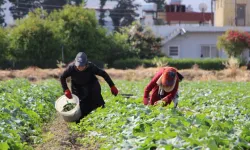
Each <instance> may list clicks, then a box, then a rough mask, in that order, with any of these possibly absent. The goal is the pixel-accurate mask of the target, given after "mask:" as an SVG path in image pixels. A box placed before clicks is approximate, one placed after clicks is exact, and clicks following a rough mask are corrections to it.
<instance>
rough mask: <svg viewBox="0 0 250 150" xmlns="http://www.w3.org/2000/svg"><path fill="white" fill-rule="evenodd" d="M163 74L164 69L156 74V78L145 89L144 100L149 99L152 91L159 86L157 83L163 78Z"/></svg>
mask: <svg viewBox="0 0 250 150" xmlns="http://www.w3.org/2000/svg"><path fill="white" fill-rule="evenodd" d="M162 72H163V69H162V70H160V71H159V72H158V73H156V74H155V76H154V77H153V79H152V80H151V81H150V82H149V84H148V85H147V86H146V87H145V89H144V96H143V97H144V98H148V97H149V93H150V91H151V90H152V89H153V88H154V87H155V86H156V85H157V83H156V82H157V81H158V79H159V78H160V77H161V75H162Z"/></svg>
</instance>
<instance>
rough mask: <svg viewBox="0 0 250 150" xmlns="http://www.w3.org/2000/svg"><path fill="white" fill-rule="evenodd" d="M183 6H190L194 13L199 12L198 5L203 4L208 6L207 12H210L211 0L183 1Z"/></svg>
mask: <svg viewBox="0 0 250 150" xmlns="http://www.w3.org/2000/svg"><path fill="white" fill-rule="evenodd" d="M182 3H183V4H185V5H188V4H190V5H192V6H193V8H194V10H195V11H199V4H200V3H205V4H207V6H208V11H211V9H210V7H211V0H183V1H182Z"/></svg>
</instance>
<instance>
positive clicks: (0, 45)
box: [0, 27, 9, 62]
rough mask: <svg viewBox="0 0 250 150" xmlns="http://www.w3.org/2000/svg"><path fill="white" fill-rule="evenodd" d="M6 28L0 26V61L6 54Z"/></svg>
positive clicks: (7, 43) (7, 44)
mask: <svg viewBox="0 0 250 150" xmlns="http://www.w3.org/2000/svg"><path fill="white" fill-rule="evenodd" d="M7 35H8V34H7V29H4V28H2V27H0V62H2V61H4V60H5V59H6V58H7V55H8V46H9V40H8V36H7Z"/></svg>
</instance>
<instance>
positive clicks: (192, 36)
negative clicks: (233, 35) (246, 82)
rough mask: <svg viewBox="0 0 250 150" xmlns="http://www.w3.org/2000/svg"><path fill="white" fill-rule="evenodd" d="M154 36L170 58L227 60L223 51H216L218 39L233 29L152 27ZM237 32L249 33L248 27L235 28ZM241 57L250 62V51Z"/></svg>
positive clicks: (249, 28)
mask: <svg viewBox="0 0 250 150" xmlns="http://www.w3.org/2000/svg"><path fill="white" fill-rule="evenodd" d="M151 28H152V30H153V32H154V33H155V34H156V36H161V37H162V38H163V39H164V40H163V47H162V52H163V53H165V54H166V55H168V56H170V57H172V58H201V57H202V58H227V55H226V53H225V52H224V51H221V50H218V49H217V48H216V44H217V41H218V37H219V36H221V35H222V34H224V33H225V32H226V31H227V30H229V29H235V27H213V26H152V27H151ZM237 30H241V31H247V32H250V27H237ZM242 57H243V58H244V59H246V60H248V61H250V51H249V50H246V51H245V52H244V53H243V54H242Z"/></svg>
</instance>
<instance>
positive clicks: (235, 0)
mask: <svg viewBox="0 0 250 150" xmlns="http://www.w3.org/2000/svg"><path fill="white" fill-rule="evenodd" d="M234 2H235V3H234V5H235V26H237V0H234Z"/></svg>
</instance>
